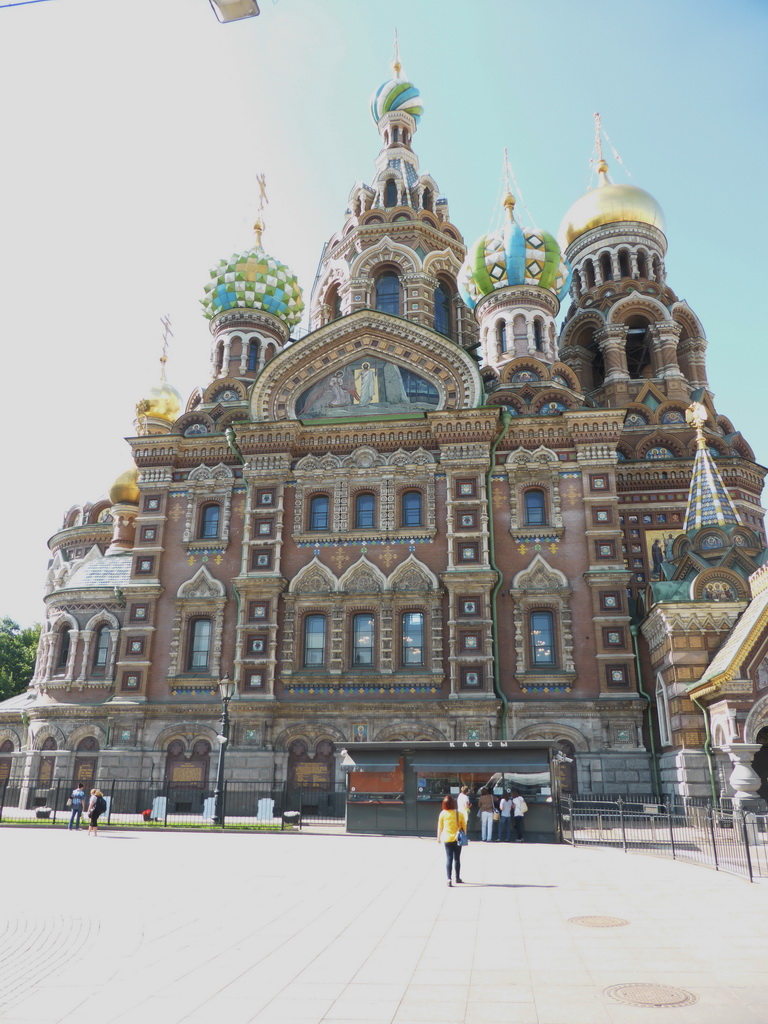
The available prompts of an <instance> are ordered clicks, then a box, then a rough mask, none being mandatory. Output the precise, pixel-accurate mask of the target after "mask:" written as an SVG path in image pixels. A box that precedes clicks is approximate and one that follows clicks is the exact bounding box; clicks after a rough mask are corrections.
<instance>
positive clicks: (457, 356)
mask: <svg viewBox="0 0 768 1024" xmlns="http://www.w3.org/2000/svg"><path fill="white" fill-rule="evenodd" d="M363 361H369V362H371V363H373V361H376V362H378V363H380V364H381V366H382V368H383V369H382V370H381V373H383V374H384V375H383V376H381V377H380V379H379V388H381V387H384V389H385V392H386V394H385V396H384V397H385V403H386V404H389V406H390V408H389V410H387V408H386V404H385V405H384V406H382V405H381V404H378V405H377V404H376V403H377V401H378V402H379V403H381V401H382V399H381V396H379V398H378V400H377V399H376V398H374V399H373V401H372V402H371V398H370V397H369V398H368V401H366V400H365V396H364V395H363V394H362V393H361V388H362V387H363V386H364V382H363V381H362V380H361V379H360V375H359V374H358V373H357V370H358V369H360V368H361V367H362V362H363ZM387 367H389V377H387V375H386V373H384V370H385V369H386V368H387ZM353 371H354V372H353ZM338 374H341V375H342V379H341V381H338V382H337V383H336V384H334V383H333V381H332V378H333V377H334V376H335V375H338ZM414 374H415V375H416V376H418V377H419V378H421V379H423V380H424V381H425V382H426V383H427V385H429V386H430V387H431V388H434V391H435V392H436V396H435V395H433V397H432V398H431V399H430V401H429V402H428V403H427V404H425V399H424V398H422V397H421V396H420V395H419V394H415V393H412V392H404V391H403V390H400V388H398V380H397V378H400V379H401V382H402V380H404V379H405V378H406V377H408V375H414ZM404 386H405V385H403V384H402V383H401V388H404ZM315 388H318V389H319V390H318V392H317V394H314V393H313V389H315ZM427 390H429V389H427ZM321 392H323V393H322V394H321ZM325 392H327V394H326V393H325ZM355 393H356V396H355ZM483 397H484V392H483V384H482V379H481V377H480V372H479V369H478V366H477V363H476V362H475V361H474V360H473V359H472V357H471V355H470V354H469V352H467V351H466V350H465V349H463V348H461V346H459V345H456V344H455V343H453V342H451V341H449V340H448V339H446V338H444V337H443V336H442V335H440V334H437V333H436V332H435V331H432V330H429V329H428V328H425V327H422V326H420V325H419V324H416V323H413V322H412V321H409V320H406V319H404V318H397V317H392V316H389V315H388V314H385V313H380V312H377V311H375V310H370V309H366V310H359V311H357V312H355V313H350V314H349V315H348V316H344V317H341V318H340V319H338V320H334V321H333V322H332V323H329V324H327V325H326V326H325V327H321V328H319V329H318V330H316V331H313V332H312V333H311V334H308V335H306V336H305V337H304V338H302V339H301V340H300V341H296V342H295V343H294V344H292V345H290V346H289V347H288V348H286V349H284V350H283V352H281V354H280V358H279V359H275V360H272V361H271V362H269V363H267V365H266V366H265V367H264V369H263V370H262V372H261V373H260V374H259V376H258V378H257V379H256V380H255V382H254V384H253V387H252V389H251V398H250V417H251V419H252V420H254V421H256V422H259V421H265V420H285V419H293V418H306V413H305V412H304V409H305V408H306V407H307V405H308V404H309V405H310V406H316V408H315V411H314V413H313V416H312V417H311V418H317V417H322V418H327V419H329V420H331V421H332V420H333V418H334V416H336V418H338V417H339V416H340V415H341V416H348V415H355V416H360V415H362V414H363V413H365V412H366V405H369V404H370V407H371V408H372V409H378V410H379V414H381V413H382V412H387V411H389V412H397V411H402V412H409V411H411V412H413V411H419V410H422V409H430V410H431V409H434V410H441V409H459V408H468V409H474V408H476V407H477V406H478V405H479V404H480V403H481V402H482V400H483ZM300 399H301V402H300ZM299 408H301V410H302V411H301V412H297V409H299ZM334 410H336V411H334ZM374 414H375V413H374Z"/></svg>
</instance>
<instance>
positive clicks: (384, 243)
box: [349, 235, 421, 278]
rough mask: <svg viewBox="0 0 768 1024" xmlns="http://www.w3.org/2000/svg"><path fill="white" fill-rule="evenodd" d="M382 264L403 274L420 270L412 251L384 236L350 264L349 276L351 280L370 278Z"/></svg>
mask: <svg viewBox="0 0 768 1024" xmlns="http://www.w3.org/2000/svg"><path fill="white" fill-rule="evenodd" d="M383 263H392V264H395V266H397V267H399V268H400V270H401V271H402V272H403V273H404V274H415V273H418V271H420V270H421V263H420V261H419V260H418V258H417V256H416V254H415V252H414V251H413V249H410V248H409V247H408V246H407V245H402V244H401V243H400V242H395V241H393V239H391V238H390V237H389V235H385V236H384V237H383V238H382V239H381V240H380V241H379V242H377V243H376V245H372V246H370V247H369V248H368V249H365V250H364V251H363V252H362V253H361V254H360V255H359V256H358V257H357V259H356V260H354V261H353V262H352V264H351V265H350V268H349V275H350V277H352V278H371V277H373V274H374V272H375V271H376V269H377V267H379V266H381V265H382V264H383Z"/></svg>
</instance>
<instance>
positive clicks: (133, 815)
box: [0, 779, 346, 830]
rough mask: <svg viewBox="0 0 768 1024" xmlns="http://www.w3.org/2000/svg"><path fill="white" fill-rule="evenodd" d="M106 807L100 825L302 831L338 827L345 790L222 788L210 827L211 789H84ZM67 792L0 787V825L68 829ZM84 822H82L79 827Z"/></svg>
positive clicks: (121, 782)
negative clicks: (96, 793) (309, 827)
mask: <svg viewBox="0 0 768 1024" xmlns="http://www.w3.org/2000/svg"><path fill="white" fill-rule="evenodd" d="M93 788H96V789H100V790H101V792H102V793H103V794H104V797H105V799H106V801H107V810H106V812H105V813H104V814H103V815H102V817H101V819H100V820H101V823H102V824H106V825H126V826H128V825H137V826H138V825H141V826H146V825H150V826H155V827H158V826H160V827H172V826H177V827H184V828H193V827H198V828H213V827H222V828H223V827H230V828H251V829H261V830H266V829H270V830H274V829H285V828H286V827H291V828H301V827H302V826H303V825H323V824H342V823H343V821H344V814H345V801H346V789H345V786H344V785H343V784H341V785H338V786H336V787H335V788H334V789H332V790H318V789H311V788H310V789H295V788H290V787H288V786H287V785H277V786H275V785H273V784H272V783H269V782H238V781H227V782H225V783H224V787H223V790H222V792H221V795H220V807H219V817H220V819H221V821H220V824H218V825H217V824H215V823H214V821H213V818H214V815H215V812H216V798H215V793H214V790H213V788H212V787H201V786H199V785H197V784H192V783H188V784H184V783H171V782H165V783H159V784H156V785H153V784H152V783H148V782H143V781H140V780H135V779H133V780H132V779H104V780H101V781H99V780H96V781H93V782H91V783H89V786H88V787H87V790H90V789H93ZM71 793H72V786H71V784H69V783H65V782H64V781H62V780H57V781H55V782H53V783H51V782H46V783H45V784H44V785H41V784H40V783H39V782H35V781H26V782H24V781H13V782H11V781H8V780H6V781H5V782H4V783H2V784H0V823H6V824H11V823H16V824H17V823H20V822H23V823H28V822H38V821H39V822H42V823H48V824H51V825H56V824H59V825H61V824H69V821H70V815H71V807H70V796H71ZM85 824H86V822H85V821H84V820H83V821H82V825H83V827H84V826H85Z"/></svg>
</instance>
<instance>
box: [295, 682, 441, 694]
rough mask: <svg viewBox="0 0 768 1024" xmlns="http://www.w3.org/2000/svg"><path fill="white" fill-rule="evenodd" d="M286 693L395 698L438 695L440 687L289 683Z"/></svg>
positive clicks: (410, 684) (418, 684)
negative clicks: (403, 695) (414, 695)
mask: <svg viewBox="0 0 768 1024" xmlns="http://www.w3.org/2000/svg"><path fill="white" fill-rule="evenodd" d="M286 693H292V694H301V695H302V696H307V695H311V696H318V697H347V696H352V695H353V694H369V695H373V696H377V697H378V696H381V695H384V696H389V697H395V696H399V695H401V694H431V695H433V696H434V695H435V694H439V693H440V687H439V686H436V685H435V684H434V683H395V684H392V685H385V686H379V685H376V684H375V683H374V684H372V685H365V684H363V685H359V686H357V685H355V684H354V683H351V684H336V685H334V684H331V683H291V684H290V685H289V686H287V687H286Z"/></svg>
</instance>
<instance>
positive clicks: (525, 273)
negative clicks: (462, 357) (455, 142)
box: [458, 192, 571, 367]
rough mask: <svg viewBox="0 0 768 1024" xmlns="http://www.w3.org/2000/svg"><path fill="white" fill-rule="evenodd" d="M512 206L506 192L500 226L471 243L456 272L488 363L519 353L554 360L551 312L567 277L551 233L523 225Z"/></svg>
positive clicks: (555, 309) (563, 292)
mask: <svg viewBox="0 0 768 1024" xmlns="http://www.w3.org/2000/svg"><path fill="white" fill-rule="evenodd" d="M514 210H515V199H514V196H512V194H511V193H509V192H508V193H507V195H506V197H505V199H504V211H505V217H504V223H503V225H502V226H501V227H500V228H499V229H497V230H496V231H492V232H490V233H488V234H485V235H481V236H480V237H479V238H478V239H477V241H476V242H475V243H474V244H473V245H470V246H469V249H468V250H467V257H466V259H465V260H464V263H463V265H462V267H461V270H460V271H459V277H458V286H459V294H460V295H461V297H462V299H463V300H464V302H465V303H466V305H467V306H468V307H469V308H470V309H471V310H473V311H474V313H475V317H476V319H477V321H478V323H479V325H480V328H481V347H482V350H483V357H484V363H485V364H486V365H488V366H495V367H498V366H499V365H500V364H502V363H505V362H508V361H509V360H511V359H515V358H517V357H519V356H534V357H535V358H537V359H540V360H543V361H545V362H548V363H553V362H554V361H555V360H556V358H557V348H556V337H557V333H556V330H555V317H556V316H557V313H558V311H559V309H560V302H561V300H562V299H563V298H564V297H565V296H566V295H567V294H568V288H569V286H570V281H571V273H570V267H569V265H568V261H567V260H566V259H565V257H564V256H563V255H562V253H561V251H560V246H559V245H558V244H557V242H556V240H555V239H554V237H553V236H552V235H551V234H549V232H547V231H541V230H540V229H539V228H524V227H522V226H521V225H520V224H518V222H517V221H516V220H515V214H514Z"/></svg>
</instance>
